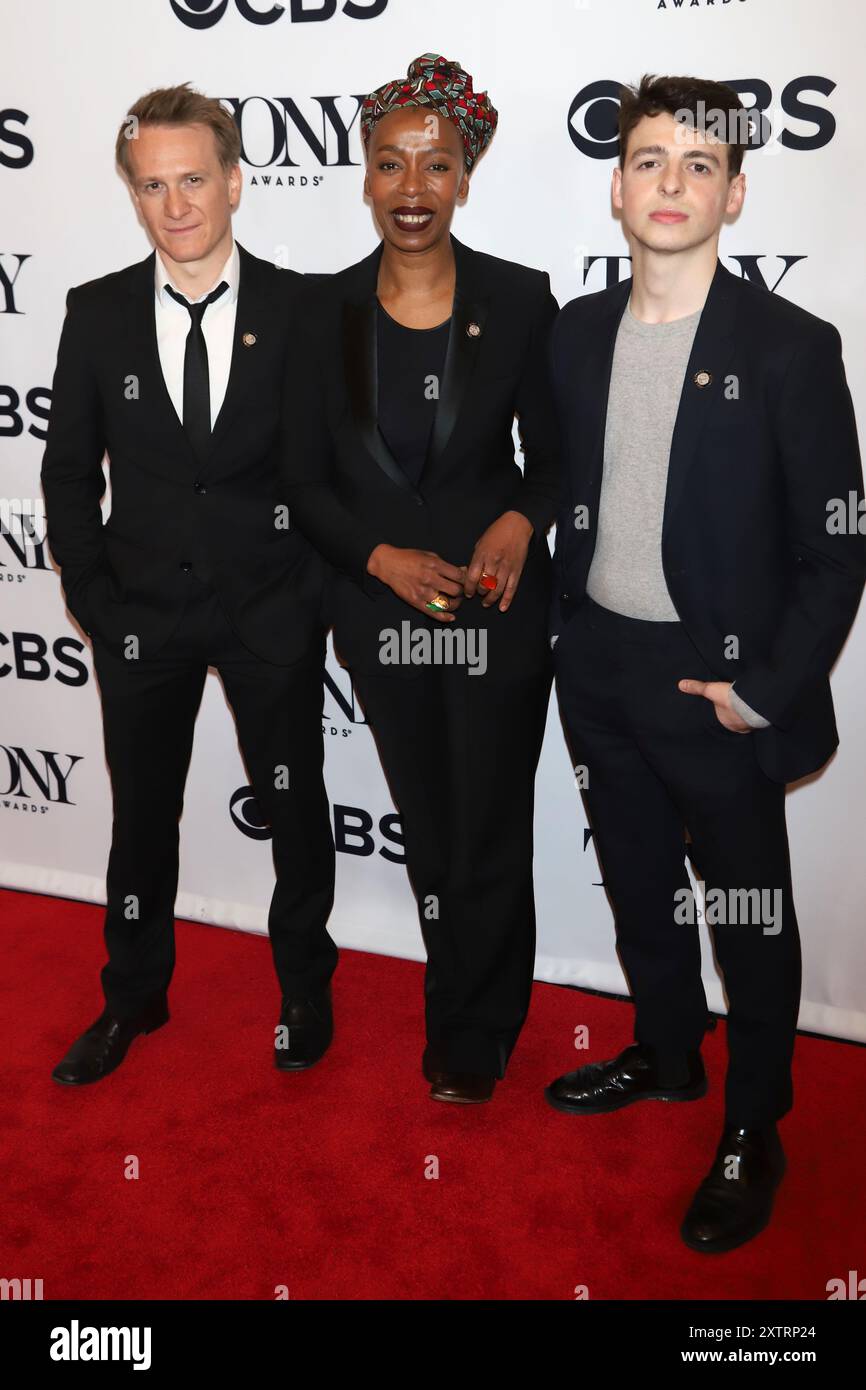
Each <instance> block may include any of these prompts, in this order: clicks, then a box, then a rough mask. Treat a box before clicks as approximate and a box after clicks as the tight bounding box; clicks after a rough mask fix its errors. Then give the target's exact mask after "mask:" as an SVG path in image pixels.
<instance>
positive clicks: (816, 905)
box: [0, 0, 866, 1040]
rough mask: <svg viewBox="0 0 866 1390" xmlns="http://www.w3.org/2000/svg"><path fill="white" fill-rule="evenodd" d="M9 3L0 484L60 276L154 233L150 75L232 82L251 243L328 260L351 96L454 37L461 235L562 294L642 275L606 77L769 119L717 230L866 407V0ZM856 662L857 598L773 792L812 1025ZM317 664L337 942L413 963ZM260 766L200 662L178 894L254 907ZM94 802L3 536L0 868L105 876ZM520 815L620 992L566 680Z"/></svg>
mask: <svg viewBox="0 0 866 1390" xmlns="http://www.w3.org/2000/svg"><path fill="white" fill-rule="evenodd" d="M0 8H2V26H0V32H2V34H3V47H4V62H3V79H2V89H0V187H2V203H0V208H2V212H0V346H2V356H0V383H2V384H0V469H2V475H0V494H2V497H3V498H5V499H7V500H8V499H25V500H26V499H33V498H38V497H39V468H40V464H41V456H42V447H43V440H44V429H45V421H46V415H47V410H48V406H49V402H50V394H49V393H50V384H51V378H52V374H53V370H54V360H55V353H56V347H57V340H58V336H59V332H60V326H61V323H62V318H63V312H64V301H65V294H66V290H67V288H68V287H69V286H70V285H73V284H79V283H81V282H82V281H85V280H89V279H91V278H93V277H95V276H99V275H104V274H106V273H108V272H109V271H111V270H114V269H117V268H119V267H120V266H122V265H125V264H128V263H130V262H132V261H136V260H140V259H141V258H142V257H143V256H145V255H146V254H147V252H148V250H149V246H148V244H147V241H146V239H145V236H144V233H143V231H142V229H141V228H140V227H139V225H138V223H137V221H136V218H135V215H134V212H133V209H132V205H131V203H130V200H129V196H128V193H127V191H126V189H125V186H124V184H123V183H122V181H121V180H120V178H119V176H118V175H117V174H116V173H115V171H114V167H113V155H112V150H113V142H114V136H115V132H116V129H117V127H118V125H119V123H120V121H121V120H122V118H123V116H124V114H125V112H126V111H127V109H128V107H129V106H130V105H131V104H132V102H133V101H134V100H135V99H136V97H138V96H139V95H140V94H141V93H142V92H144V91H145V90H147V89H149V88H152V87H155V86H162V85H167V84H170V83H175V82H181V81H186V80H189V81H192V82H193V83H194V84H195V85H196V86H198V87H199V88H200V89H201V90H203V91H206V92H207V93H209V94H211V95H214V96H219V97H221V98H223V99H225V100H227V101H229V102H230V103H231V104H233V105H235V106H236V105H237V104H238V103H243V104H242V106H241V116H240V120H241V128H242V135H243V139H244V147H245V148H244V153H245V163H244V175H245V180H246V184H245V192H244V196H243V199H242V204H241V208H240V210H239V212H238V214H237V217H236V223H235V233H236V236H237V238H238V240H239V241H241V242H242V243H243V244H244V245H245V246H247V247H248V248H249V249H250V250H251V251H253V252H255V253H256V254H258V255H260V256H264V257H271V258H275V259H279V260H281V261H283V262H285V261H286V260H287V261H288V263H289V264H291V265H292V266H294V267H295V268H297V269H300V270H334V269H337V268H339V267H341V266H343V265H346V264H348V263H350V262H352V261H355V260H357V259H359V258H360V257H361V256H362V255H364V254H366V252H367V251H369V250H370V249H372V247H373V245H374V244H375V237H376V232H375V227H374V225H373V222H372V218H371V215H370V212H369V210H368V208H367V207H366V205H365V203H364V201H363V197H362V189H361V182H362V171H361V152H360V140H359V136H358V127H357V120H356V114H357V100H356V98H357V97H359V96H361V95H363V94H364V93H365V92H366V91H367V90H368V89H370V88H372V87H374V86H378V85H379V84H380V83H382V82H383V81H385V80H387V79H388V78H391V77H394V76H396V75H398V74H401V73H403V72H405V70H406V67H407V64H408V62H409V61H410V60H411V59H412V58H414V57H416V56H417V55H418V54H420V53H422V52H425V51H428V50H436V51H438V52H441V53H444V54H445V55H446V56H447V57H449V58H457V59H459V60H460V62H462V63H463V64H464V66H466V67H468V68H469V70H470V71H471V72H472V73H473V74H474V75H475V77H476V81H477V85H478V86H479V87H486V88H487V89H488V90H489V91H490V93H491V97H492V99H493V101H494V104H495V105H496V106H497V107H498V109H499V112H500V124H499V130H498V132H497V134H496V137H495V139H494V141H493V144H492V146H491V149H490V151H489V153H488V155H487V156H486V158H485V159H483V160H482V161H481V163H480V165H479V167H478V169H477V171H476V173H475V175H474V176H473V180H472V188H471V194H470V197H469V201H468V204H467V206H466V207H465V208H464V209H462V210H459V211H458V215H457V219H456V221H455V232H456V234H457V235H458V236H459V237H460V239H461V240H463V241H465V242H467V243H468V244H469V245H471V246H476V247H478V248H480V249H483V250H486V251H489V252H492V253H494V254H496V255H499V256H504V257H507V258H509V259H512V260H517V261H522V262H524V263H526V264H529V265H534V266H541V267H544V268H546V269H548V270H549V271H550V273H551V277H552V282H553V288H554V292H555V294H556V295H557V297H558V298H559V301H560V303H564V302H565V301H566V300H568V299H570V298H573V297H574V296H575V295H578V294H581V293H583V292H585V291H588V290H593V289H598V288H601V287H602V286H603V285H604V283H605V280H606V277H607V276H608V275H611V276H612V277H613V278H624V277H625V276H626V275H627V274H628V263H627V261H626V260H624V259H617V258H623V257H625V255H626V253H627V247H626V244H625V242H624V240H623V237H622V233H621V231H620V228H619V225H618V223H617V222H616V221H615V220H614V218H613V216H612V214H611V207H610V198H609V185H610V173H611V169H612V167H613V157H612V156H613V149H614V147H613V145H612V143H611V141H612V139H613V133H612V127H611V119H612V115H613V112H614V107H613V104H612V98H613V97H614V96H615V91H616V86H617V85H618V83H620V82H622V81H634V80H635V79H637V78H638V77H639V76H640V74H641V73H642V72H644V71H655V72H689V73H698V74H700V75H701V76H706V77H713V78H717V79H721V80H723V81H729V82H733V83H734V84H735V85H736V86H738V88H739V89H740V90H741V93H742V95H743V96H744V98H745V100H746V102H747V104H752V103H753V102H754V101H757V102H758V103H759V104H761V105H765V106H766V108H767V114H768V116H769V117H770V120H771V124H772V137H771V140H770V142H769V144H768V146H767V147H766V149H764V150H761V151H755V152H751V153H749V154H748V155H747V158H746V162H745V170H746V175H747V182H748V194H747V198H746V204H745V210H744V212H743V214H742V216H741V217H740V218H739V220H738V222H737V223H736V224H735V225H733V226H730V227H727V228H726V229H725V230H724V232H723V238H722V243H721V254H722V256H723V259H724V261H725V264H726V265H727V266H728V267H729V268H730V269H732V270H735V271H736V272H738V273H741V272H742V273H746V274H749V275H752V276H754V275H755V274H760V275H762V276H763V278H764V280H765V281H766V283H767V284H768V286H769V287H771V288H773V287H775V286H777V285H778V290H777V292H779V293H782V294H784V295H786V296H787V297H788V298H790V299H793V300H795V301H796V302H797V303H799V304H802V305H803V306H804V307H805V308H807V309H810V310H811V311H813V312H815V313H817V314H819V315H821V316H822V317H824V318H828V319H831V320H832V321H833V322H835V323H836V324H837V325H838V327H839V329H840V331H841V333H842V338H843V342H844V346H845V358H846V364H847V370H848V376H849V381H850V383H851V387H852V391H853V394H854V398H855V403H861V404H862V402H863V400H864V399H866V391H864V388H866V358H864V347H863V338H862V328H863V304H864V283H863V280H864V271H863V255H862V227H863V220H864V215H866V207H864V197H863V191H862V179H860V178H859V176H857V175H856V171H857V169H858V168H859V167H861V163H860V161H862V149H861V134H862V102H861V101H860V99H859V94H860V93H861V92H862V51H863V39H864V20H863V14H862V6H861V3H860V0H824V3H823V4H822V5H820V6H818V5H816V4H815V3H814V0H715V3H712V0H666V3H665V0H531V3H530V2H529V0H472V3H469V2H468V0H437V3H435V4H431V3H430V0H357V2H356V3H354V4H352V3H351V0H349V3H346V0H286V4H285V8H280V7H279V6H275V7H273V8H272V7H271V3H270V0H111V3H109V0H77V3H76V4H74V5H70V4H68V3H65V0H43V3H42V4H40V5H31V4H25V3H22V0H18V3H15V0H2V7H0ZM346 128H348V134H346ZM596 258H598V259H596ZM861 418H862V412H861ZM815 462H816V466H817V467H820V460H819V459H816V461H815ZM864 675H866V617H864V616H863V615H861V617H860V618H859V620H858V622H857V624H856V625H855V629H854V631H853V633H852V635H851V638H850V640H849V642H848V645H847V647H846V649H845V651H844V652H843V654H842V657H841V658H840V660H839V662H838V664H837V668H836V672H835V676H834V682H833V684H834V692H835V699H836V706H837V714H838V722H839V728H840V733H841V740H842V743H841V749H840V751H839V752H838V753H837V755H836V756H835V758H834V759H833V760H832V761H831V763H830V764H829V766H828V767H827V768H826V769H825V770H824V772H823V773H822V774H821V775H820V776H819V777H817V778H813V779H811V780H810V781H809V782H808V784H804V785H800V786H797V787H796V788H793V789H792V790H791V792H790V794H789V797H788V811H789V824H790V830H791V841H792V850H793V856H794V874H795V889H796V893H797V903H798V910H799V917H800V922H801V930H802V934H803V945H804V987H803V1006H802V1011H801V1016H800V1023H801V1026H803V1027H806V1028H812V1029H816V1030H819V1031H823V1032H827V1033H831V1034H838V1035H840V1036H843V1037H849V1038H857V1039H861V1040H866V970H864V964H866V948H864V944H863V943H864V933H863V925H864V910H863V902H864V898H866V856H864V854H863V844H864V830H863V827H864V823H866V791H864V786H863V769H864V766H866V758H864V754H866V720H864V715H863V712H862V689H863V684H864ZM328 676H329V680H328V681H326V688H325V704H324V724H325V729H326V749H327V768H326V772H327V780H328V787H329V793H330V797H331V801H332V803H333V806H334V820H335V833H336V836H337V846H338V851H339V852H338V856H337V862H338V880H337V903H336V908H335V912H334V916H333V919H332V929H333V932H334V935H335V936H336V938H337V940H338V941H339V942H340V943H341V944H342V945H346V946H353V947H359V948H362V949H365V950H372V951H379V952H384V953H392V954H395V955H400V956H407V957H411V958H417V959H421V958H422V957H423V948H422V944H421V937H420V932H419V930H418V926H417V920H416V917H415V908H414V899H413V898H412V896H411V893H410V891H409V888H408V884H407V881H406V875H405V869H404V868H403V866H402V863H401V862H400V846H399V843H398V842H397V841H396V840H395V839H394V834H393V829H392V824H393V823H392V822H388V821H387V820H386V819H385V818H386V817H388V816H391V815H393V806H392V805H391V802H390V799H389V796H388V792H387V788H386V785H385V782H384V779H383V776H382V773H381V770H380V768H379V764H378V760H377V758H376V754H375V749H374V746H373V742H372V737H371V735H370V733H369V730H368V729H367V728H366V726H365V725H364V724H363V722H362V721H361V718H360V713H359V711H358V710H357V709H356V708H355V707H354V704H353V700H352V693H351V687H350V683H349V680H348V676H347V674H346V672H344V671H343V670H341V668H340V667H339V666H337V665H336V664H335V663H334V661H333V656H332V654H330V655H329V668H328ZM70 682H71V683H70ZM246 783H247V778H246V774H245V772H244V768H243V765H242V762H241V760H240V756H239V754H238V750H237V746H236V741H235V735H234V727H233V723H232V720H231V716H230V713H229V710H228V709H227V707H226V704H225V700H224V696H223V692H222V687H221V685H220V683H219V679H218V677H217V676H216V674H215V673H213V672H212V673H211V675H210V676H209V678H208V682H207V686H206V692H205V697H204V701H203V704H202V708H201V712H200V716H199V720H198V726H197V732H196V744H195V751H194V756H193V764H192V768H191V772H190V779H189V783H188V789H187V797H186V806H185V811H184V819H183V831H182V860H181V882H180V893H179V897H178V903H177V911H178V915H181V916H188V917H194V918H198V919H201V920H203V921H207V922H214V923H219V924H222V925H226V926H234V927H240V928H243V929H247V930H251V931H262V930H264V929H265V921H266V908H267V903H268V900H269V898H270V893H271V888H272V868H271V859H270V843H269V841H268V840H267V839H266V838H265V839H261V838H255V837H254V836H251V835H250V834H249V833H248V831H249V829H250V825H249V824H248V823H249V822H250V821H252V822H253V823H254V822H255V807H254V805H253V806H251V805H250V804H249V800H248V796H247V795H246V794H245V793H244V790H243V789H244V788H245V786H246ZM383 822H384V823H383ZM110 825H111V809H110V788H109V782H108V776H107V772H106V768H105V762H104V756H103V750H102V735H101V724H100V712H99V700H98V691H97V688H96V685H95V683H94V680H93V674H92V663H91V658H90V650H89V647H88V646H87V644H86V642H85V641H84V640H83V634H82V633H81V632H80V630H79V629H78V628H77V627H76V625H75V623H74V622H73V621H72V620H71V618H70V617H69V615H68V614H67V613H66V610H65V608H64V605H63V600H62V594H61V590H60V586H59V581H58V579H57V575H56V573H55V572H54V570H53V568H52V567H51V563H50V560H49V559H48V556H47V552H46V549H45V547H44V545H41V544H40V543H39V538H38V537H37V538H36V540H35V541H34V542H30V543H27V544H22V542H21V539H20V538H17V537H14V536H10V535H8V534H3V535H0V883H3V884H5V885H7V886H11V887H17V888H31V889H34V890H39V891H42V892H47V893H56V894H58V895H60V896H68V897H79V898H84V899H90V900H93V901H96V902H104V901H105V883H104V874H105V864H106V858H107V853H108V846H109V835H110ZM241 827H245V829H243V828H241ZM536 832H537V848H536V883H537V895H538V909H539V947H538V951H539V954H538V960H537V970H536V974H537V976H538V977H539V978H541V979H546V980H556V981H567V982H571V983H576V984H584V985H589V986H593V987H596V988H600V989H609V990H614V991H617V992H625V991H626V984H625V981H624V978H623V975H622V972H621V970H620V967H619V963H618V960H617V957H616V955H615V952H614V946H613V931H612V918H611V914H610V911H609V908H608V905H607V901H606V898H605V895H604V891H603V889H601V888H600V887H599V886H598V880H599V878H600V874H599V871H598V866H597V862H596V858H595V855H594V853H593V850H592V845H591V842H590V843H589V845H587V844H586V838H587V837H586V835H585V820H584V816H583V812H582V808H581V802H580V797H579V793H578V791H577V790H576V788H575V785H574V778H573V775H572V771H571V768H570V765H569V759H568V756H567V753H566V749H565V744H564V741H563V738H562V732H561V728H560V725H559V720H558V715H557V712H556V707H555V704H552V706H551V712H550V717H549V721H548V729H547V738H546V742H545V747H544V752H543V756H542V763H541V768H540V773H539V784H538V809H537V815H536ZM395 861H396V862H395ZM704 961H705V978H706V981H707V988H708V995H709V999H710V1004H711V1006H712V1007H715V1008H720V1007H723V1001H722V994H721V989H720V985H719V981H718V978H717V976H716V973H715V969H714V966H713V962H712V956H711V952H710V950H709V945H708V942H707V940H706V936H704Z"/></svg>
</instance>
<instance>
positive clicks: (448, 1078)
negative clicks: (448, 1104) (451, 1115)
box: [430, 1071, 496, 1105]
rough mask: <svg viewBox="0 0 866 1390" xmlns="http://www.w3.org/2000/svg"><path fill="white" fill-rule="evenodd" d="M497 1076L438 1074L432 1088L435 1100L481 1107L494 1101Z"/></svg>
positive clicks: (461, 1072)
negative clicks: (486, 1102) (484, 1103)
mask: <svg viewBox="0 0 866 1390" xmlns="http://www.w3.org/2000/svg"><path fill="white" fill-rule="evenodd" d="M495 1085H496V1077H495V1076H486V1075H482V1074H481V1073H480V1072H474V1071H441V1072H437V1073H436V1074H435V1076H434V1079H433V1085H432V1086H431V1087H430V1095H431V1098H432V1099H433V1100H450V1101H454V1102H456V1104H458V1105H480V1104H481V1103H482V1102H483V1101H485V1100H492V1099H493V1088H494V1087H495Z"/></svg>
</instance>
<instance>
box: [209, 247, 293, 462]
mask: <svg viewBox="0 0 866 1390" xmlns="http://www.w3.org/2000/svg"><path fill="white" fill-rule="evenodd" d="M238 252H239V256H240V273H239V276H238V302H237V311H236V313H235V326H234V333H233V337H232V356H231V365H230V367H229V379H228V383H227V384H226V393H225V396H224V397H223V403H222V405H221V407H220V412H219V415H218V416H217V418H216V420H215V421H214V425H213V429H212V430H211V437H210V448H209V450H208V455H207V457H208V458H209V457H210V456H211V455H212V454H213V452H214V450H215V449H217V448H218V447H219V444H220V442H221V440H222V439H223V437H224V435H225V433H226V430H227V428H228V426H229V424H230V423H231V421H232V419H233V417H234V416H235V415H236V414H237V412H238V410H240V409H241V408H243V407H245V406H248V405H249V400H250V392H251V388H252V387H253V385H254V383H255V380H256V376H257V375H258V374H259V372H260V371H261V365H262V363H261V359H262V354H264V353H268V352H272V351H273V350H274V348H275V347H276V342H275V337H274V334H273V308H274V305H273V295H272V294H271V293H270V290H269V287H268V285H267V282H266V281H265V280H263V277H262V276H261V274H260V267H259V265H258V262H257V261H256V258H255V257H254V256H251V255H250V254H249V252H248V251H245V250H244V248H243V247H242V246H241V245H240V244H238ZM245 339H246V342H245V341H244V340H245ZM202 462H204V460H202Z"/></svg>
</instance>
